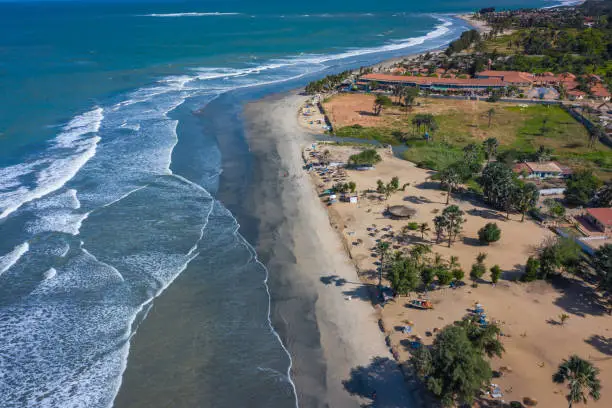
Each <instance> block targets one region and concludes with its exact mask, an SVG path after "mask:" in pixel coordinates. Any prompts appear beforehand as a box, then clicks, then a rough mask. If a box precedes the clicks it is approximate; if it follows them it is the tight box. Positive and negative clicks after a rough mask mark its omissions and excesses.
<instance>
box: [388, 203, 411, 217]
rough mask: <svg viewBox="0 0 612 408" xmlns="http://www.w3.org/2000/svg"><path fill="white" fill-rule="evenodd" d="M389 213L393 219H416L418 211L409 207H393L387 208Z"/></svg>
mask: <svg viewBox="0 0 612 408" xmlns="http://www.w3.org/2000/svg"><path fill="white" fill-rule="evenodd" d="M387 213H388V214H389V215H390V216H391V217H392V218H397V219H404V218H411V217H414V216H415V215H416V210H415V209H414V208H411V207H408V206H407V205H392V206H390V207H388V208H387Z"/></svg>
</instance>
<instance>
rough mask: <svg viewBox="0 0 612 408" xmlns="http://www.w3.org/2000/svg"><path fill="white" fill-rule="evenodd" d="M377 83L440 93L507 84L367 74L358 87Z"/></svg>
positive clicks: (477, 89) (466, 79)
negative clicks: (416, 87)
mask: <svg viewBox="0 0 612 408" xmlns="http://www.w3.org/2000/svg"><path fill="white" fill-rule="evenodd" d="M372 83H376V84H378V85H379V86H380V87H381V88H390V87H393V86H398V85H399V86H407V87H415V86H418V87H420V88H421V89H429V90H431V91H439V92H452V91H456V92H466V91H468V92H469V91H474V92H485V91H489V90H493V89H503V88H505V87H506V84H505V83H504V82H503V81H502V80H500V79H499V78H491V79H475V78H438V77H423V76H404V75H387V74H367V75H363V76H362V77H361V78H359V80H358V81H357V86H359V87H361V88H365V89H366V90H369V89H370V88H371V84H372Z"/></svg>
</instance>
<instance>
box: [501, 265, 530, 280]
mask: <svg viewBox="0 0 612 408" xmlns="http://www.w3.org/2000/svg"><path fill="white" fill-rule="evenodd" d="M524 273H525V265H521V264H514V267H513V268H512V269H509V270H506V271H502V279H504V280H509V281H514V280H519V279H520V278H521V276H523V274H524Z"/></svg>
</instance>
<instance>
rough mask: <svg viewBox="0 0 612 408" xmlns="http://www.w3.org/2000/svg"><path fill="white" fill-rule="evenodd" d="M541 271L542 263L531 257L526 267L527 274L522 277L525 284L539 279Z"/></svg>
mask: <svg viewBox="0 0 612 408" xmlns="http://www.w3.org/2000/svg"><path fill="white" fill-rule="evenodd" d="M539 269H540V261H538V259H537V258H534V257H532V256H530V257H529V258H528V259H527V265H525V273H524V274H523V276H521V281H523V282H533V281H534V280H536V279H538V271H539Z"/></svg>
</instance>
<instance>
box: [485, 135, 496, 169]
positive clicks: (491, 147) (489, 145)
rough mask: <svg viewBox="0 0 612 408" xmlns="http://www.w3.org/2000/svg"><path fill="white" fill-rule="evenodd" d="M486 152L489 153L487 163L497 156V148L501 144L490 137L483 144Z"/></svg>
mask: <svg viewBox="0 0 612 408" xmlns="http://www.w3.org/2000/svg"><path fill="white" fill-rule="evenodd" d="M482 144H483V145H484V148H485V151H486V152H487V163H488V162H490V161H491V157H493V156H495V155H497V148H498V147H499V142H498V141H497V139H496V138H494V137H490V138H488V139H487V140H485V141H484V142H483V143H482Z"/></svg>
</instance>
